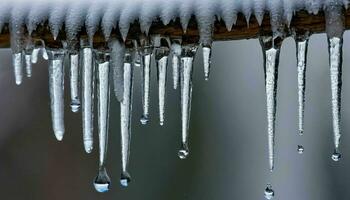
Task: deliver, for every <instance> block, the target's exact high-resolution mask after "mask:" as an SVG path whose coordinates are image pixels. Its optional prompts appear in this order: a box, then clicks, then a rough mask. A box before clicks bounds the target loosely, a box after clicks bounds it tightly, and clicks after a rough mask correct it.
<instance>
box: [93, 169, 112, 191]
mask: <svg viewBox="0 0 350 200" xmlns="http://www.w3.org/2000/svg"><path fill="white" fill-rule="evenodd" d="M110 185H111V179H110V178H109V176H108V174H107V172H106V169H105V168H102V169H100V170H99V172H98V175H97V176H96V178H95V180H94V187H95V189H96V191H97V192H107V191H108V190H109V186H110Z"/></svg>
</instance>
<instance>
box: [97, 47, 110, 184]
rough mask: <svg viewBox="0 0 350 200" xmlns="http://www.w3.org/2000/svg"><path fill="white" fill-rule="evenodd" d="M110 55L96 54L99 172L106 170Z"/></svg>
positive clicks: (101, 52) (106, 53)
mask: <svg viewBox="0 0 350 200" xmlns="http://www.w3.org/2000/svg"><path fill="white" fill-rule="evenodd" d="M109 56H110V55H109V53H108V52H106V50H98V51H96V52H95V60H96V68H97V110H98V137H99V158H100V159H99V169H100V170H99V171H101V170H102V169H104V171H106V169H105V164H106V156H107V146H108V123H109V122H108V121H109V59H110V57H109ZM109 182H110V181H109Z"/></svg>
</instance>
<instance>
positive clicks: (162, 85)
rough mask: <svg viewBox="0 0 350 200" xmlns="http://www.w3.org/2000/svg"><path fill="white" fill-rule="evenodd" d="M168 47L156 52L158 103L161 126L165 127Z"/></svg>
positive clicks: (158, 49)
mask: <svg viewBox="0 0 350 200" xmlns="http://www.w3.org/2000/svg"><path fill="white" fill-rule="evenodd" d="M168 55H169V48H168V47H159V48H157V49H156V50H155V59H156V65H157V78H158V101H159V124H160V125H161V126H163V125H164V113H165V91H166V74H167V65H168Z"/></svg>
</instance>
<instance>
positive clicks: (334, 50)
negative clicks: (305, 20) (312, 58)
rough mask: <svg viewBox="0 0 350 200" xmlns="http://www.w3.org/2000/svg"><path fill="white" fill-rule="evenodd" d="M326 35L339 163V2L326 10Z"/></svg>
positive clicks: (335, 157) (341, 14)
mask: <svg viewBox="0 0 350 200" xmlns="http://www.w3.org/2000/svg"><path fill="white" fill-rule="evenodd" d="M325 18H326V33H327V38H328V51H329V67H330V77H331V91H332V117H333V135H334V153H333V155H332V159H333V160H334V161H339V159H340V158H341V154H340V150H339V144H340V137H341V131H340V118H341V114H340V113H341V112H340V105H341V86H342V79H341V75H342V62H343V58H342V57H343V52H342V51H343V33H344V23H345V20H344V10H343V6H342V5H341V4H339V2H337V1H330V2H328V4H327V5H326V8H325Z"/></svg>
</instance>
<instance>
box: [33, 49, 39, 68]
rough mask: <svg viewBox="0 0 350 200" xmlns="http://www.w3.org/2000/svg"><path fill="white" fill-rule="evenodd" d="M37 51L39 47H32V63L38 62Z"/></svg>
mask: <svg viewBox="0 0 350 200" xmlns="http://www.w3.org/2000/svg"><path fill="white" fill-rule="evenodd" d="M39 52H40V48H34V49H33V52H32V58H31V61H32V63H33V64H35V63H37V62H38V55H39Z"/></svg>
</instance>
